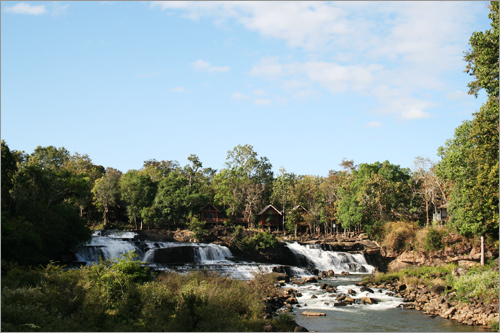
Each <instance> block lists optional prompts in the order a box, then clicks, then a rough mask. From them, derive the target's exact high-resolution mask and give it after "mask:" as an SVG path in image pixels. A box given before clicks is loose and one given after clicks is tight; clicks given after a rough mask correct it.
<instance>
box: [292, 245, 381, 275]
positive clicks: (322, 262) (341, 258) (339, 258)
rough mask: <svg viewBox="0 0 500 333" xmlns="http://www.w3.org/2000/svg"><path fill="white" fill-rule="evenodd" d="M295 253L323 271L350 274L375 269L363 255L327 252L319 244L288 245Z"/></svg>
mask: <svg viewBox="0 0 500 333" xmlns="http://www.w3.org/2000/svg"><path fill="white" fill-rule="evenodd" d="M286 246H287V247H288V248H289V249H290V250H291V251H292V252H293V253H295V254H298V255H300V256H303V257H305V258H306V259H307V261H308V262H309V263H310V265H311V266H313V267H314V268H317V269H319V270H322V271H327V270H330V269H331V270H333V271H334V272H335V273H336V274H338V273H341V272H342V271H346V272H349V273H371V272H373V269H374V268H375V267H373V266H371V265H368V263H367V262H366V259H365V257H364V256H363V255H362V254H359V253H356V254H351V253H346V252H334V251H325V250H323V249H322V248H321V245H319V244H307V245H301V244H299V243H296V242H295V243H289V244H287V245H286Z"/></svg>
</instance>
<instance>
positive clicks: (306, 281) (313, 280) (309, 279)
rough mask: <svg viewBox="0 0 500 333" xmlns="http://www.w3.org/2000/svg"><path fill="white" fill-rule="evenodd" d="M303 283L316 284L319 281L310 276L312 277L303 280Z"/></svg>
mask: <svg viewBox="0 0 500 333" xmlns="http://www.w3.org/2000/svg"><path fill="white" fill-rule="evenodd" d="M302 281H304V283H314V282H318V279H317V278H316V277H314V276H310V277H305V278H302Z"/></svg>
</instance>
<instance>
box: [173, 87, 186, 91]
mask: <svg viewBox="0 0 500 333" xmlns="http://www.w3.org/2000/svg"><path fill="white" fill-rule="evenodd" d="M170 91H171V92H185V91H186V88H184V87H175V88H172V89H170Z"/></svg>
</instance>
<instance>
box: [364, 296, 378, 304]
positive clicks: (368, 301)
mask: <svg viewBox="0 0 500 333" xmlns="http://www.w3.org/2000/svg"><path fill="white" fill-rule="evenodd" d="M361 302H362V303H363V304H378V302H379V300H378V299H376V298H370V297H361Z"/></svg>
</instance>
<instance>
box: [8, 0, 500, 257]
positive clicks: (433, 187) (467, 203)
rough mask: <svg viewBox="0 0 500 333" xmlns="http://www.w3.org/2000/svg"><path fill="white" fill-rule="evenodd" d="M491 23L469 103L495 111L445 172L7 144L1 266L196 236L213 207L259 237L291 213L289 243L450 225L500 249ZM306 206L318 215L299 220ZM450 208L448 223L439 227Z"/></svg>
mask: <svg viewBox="0 0 500 333" xmlns="http://www.w3.org/2000/svg"><path fill="white" fill-rule="evenodd" d="M490 19H491V20H492V23H491V26H492V29H490V30H488V31H485V32H475V33H474V34H473V35H472V37H471V38H470V46H471V49H470V50H469V51H467V52H465V57H464V59H465V61H466V63H467V66H466V72H468V73H469V74H470V75H471V76H472V77H473V81H471V82H470V83H469V84H468V87H469V88H470V90H469V94H472V95H475V96H476V97H477V94H478V92H479V91H480V90H484V91H485V92H486V94H487V96H488V100H487V102H486V103H485V104H484V105H483V106H482V107H481V109H480V110H479V111H478V112H476V113H475V114H474V115H473V119H472V120H467V121H464V122H463V123H462V125H460V126H459V127H458V128H457V129H456V130H455V134H454V137H453V138H451V139H449V140H448V141H446V143H445V144H444V145H443V146H442V147H440V148H439V149H438V156H439V157H440V161H439V162H437V163H434V162H432V160H431V159H429V158H424V157H416V158H415V162H414V165H413V166H412V168H411V169H410V168H402V167H400V166H399V165H395V164H392V163H390V162H389V161H385V162H375V163H371V164H369V163H362V164H358V165H357V164H355V162H354V161H352V160H348V159H344V160H343V161H342V163H340V165H339V166H340V168H338V169H339V170H331V171H330V172H329V174H328V175H326V176H314V175H297V174H294V173H290V172H287V171H286V169H284V168H282V169H280V171H279V173H278V174H274V173H273V171H272V165H271V162H270V161H269V160H268V159H267V158H266V157H260V156H259V155H258V153H257V152H256V151H254V149H253V147H252V146H251V145H238V146H236V147H234V149H232V150H230V151H228V154H227V159H226V162H225V165H224V168H223V169H221V170H214V169H212V168H209V167H204V166H203V164H202V162H201V161H200V159H199V157H198V156H196V155H190V156H189V157H188V158H187V160H188V163H187V164H186V165H184V166H181V165H180V163H179V162H177V161H172V160H161V161H158V160H156V159H150V160H147V161H145V162H144V164H143V167H142V168H140V169H139V170H128V171H127V172H126V173H122V172H121V171H119V170H117V169H114V168H112V167H107V168H104V167H103V166H101V165H95V164H93V163H92V160H91V158H90V157H89V156H88V155H80V154H78V153H74V154H71V153H70V152H69V151H68V150H67V149H65V148H64V147H61V148H56V147H53V146H48V147H40V146H39V147H37V148H36V149H35V150H34V152H32V153H26V152H24V151H17V150H13V149H10V148H9V146H8V145H7V143H6V142H5V141H2V143H1V147H2V180H1V193H2V202H1V207H2V260H6V261H14V262H18V263H20V264H24V265H32V264H39V263H46V262H48V261H49V260H51V259H54V258H57V257H58V256H59V255H61V254H64V253H65V252H67V251H69V250H71V249H72V248H73V247H74V246H75V245H76V244H78V243H80V242H82V241H86V240H88V239H89V238H90V229H89V227H91V228H94V229H96V228H111V227H112V228H121V229H123V228H129V229H143V228H150V229H151V228H169V229H177V228H185V227H189V226H190V225H192V224H193V223H200V222H199V221H197V218H196V217H197V216H198V214H199V210H200V208H202V207H203V206H204V205H206V204H207V203H213V204H214V205H216V206H217V207H219V209H220V210H222V211H224V212H225V214H226V215H227V216H229V217H231V216H237V215H243V217H244V218H245V219H247V220H248V221H249V224H250V227H258V226H257V225H256V223H255V222H256V214H257V213H258V212H259V211H260V210H261V209H262V208H263V207H265V206H266V205H268V204H272V205H273V206H274V207H276V208H277V209H278V210H280V211H281V212H284V216H285V227H286V229H287V230H288V231H290V232H295V231H296V229H297V225H298V223H299V222H300V221H303V222H305V223H306V225H307V226H308V229H309V232H310V233H324V234H329V233H333V232H339V231H344V230H349V231H351V230H352V231H359V232H361V231H362V232H365V233H368V234H370V235H375V234H376V233H377V230H380V228H382V227H383V225H384V224H385V223H387V222H394V221H413V222H415V223H418V224H419V225H420V226H430V225H435V224H443V223H446V226H447V227H450V228H452V229H454V230H456V231H457V232H458V233H460V234H462V235H464V236H467V237H471V236H476V235H481V236H489V237H490V241H491V242H492V241H494V240H497V241H498V232H499V229H498V220H499V215H498V208H499V207H498V203H499V193H498V192H499V185H498V183H499V165H498V163H499V162H498V161H499V125H498V120H499V118H498V115H499V113H498V89H499V87H498V75H499V64H498V59H499V56H498V45H499V44H498V35H499V32H498V2H492V4H491V12H490ZM298 205H300V206H302V207H303V208H305V210H306V211H307V212H308V213H307V214H304V213H303V210H302V211H301V210H297V209H294V208H295V207H297V206H298ZM442 207H446V208H447V211H448V213H449V219H446V220H444V219H443V220H442V221H437V220H435V219H434V217H435V216H436V215H437V214H436V213H437V212H438V209H440V208H442ZM230 223H231V222H230V221H229V222H228V224H230ZM497 244H498V243H497ZM28 254H29V255H28Z"/></svg>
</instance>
